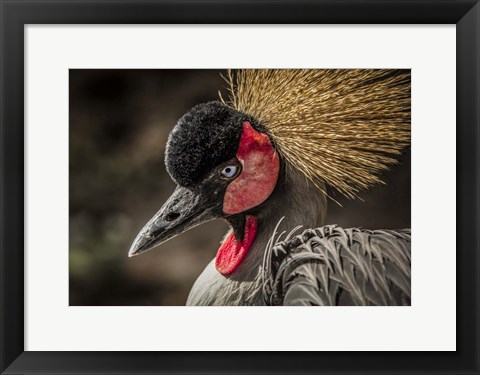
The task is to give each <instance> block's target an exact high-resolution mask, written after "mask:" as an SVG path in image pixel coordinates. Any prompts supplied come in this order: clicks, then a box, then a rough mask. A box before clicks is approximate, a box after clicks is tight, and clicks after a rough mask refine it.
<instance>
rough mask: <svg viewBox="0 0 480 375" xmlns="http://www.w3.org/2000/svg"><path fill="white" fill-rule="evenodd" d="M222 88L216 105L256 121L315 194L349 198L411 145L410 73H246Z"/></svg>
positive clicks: (235, 74)
mask: <svg viewBox="0 0 480 375" xmlns="http://www.w3.org/2000/svg"><path fill="white" fill-rule="evenodd" d="M226 81H227V83H228V89H229V93H230V97H229V99H228V100H227V101H224V100H223V99H222V98H221V100H222V101H223V102H224V103H225V104H227V105H230V106H232V107H233V108H235V109H236V110H238V111H240V112H243V113H246V114H248V115H250V116H253V117H254V118H256V119H257V120H258V121H260V122H261V123H262V124H263V125H264V126H265V127H266V128H267V129H268V131H269V134H270V136H271V137H272V139H273V140H274V142H275V144H276V145H277V147H278V148H279V150H280V152H281V153H282V155H283V157H284V158H285V159H286V160H287V161H288V163H289V164H291V166H292V167H294V168H297V169H298V170H300V171H301V172H302V173H303V174H304V175H305V176H306V177H307V178H308V179H309V180H310V181H312V182H313V183H314V184H315V185H316V186H318V187H319V188H321V186H323V184H322V183H321V182H322V181H324V182H325V183H327V184H329V185H331V186H332V187H334V188H336V189H337V190H338V191H339V192H341V193H342V194H344V195H345V196H347V197H349V198H354V197H355V196H357V194H358V192H359V191H360V190H362V189H366V188H368V187H370V186H372V185H374V184H377V183H380V182H381V180H380V178H379V177H378V176H379V173H380V172H381V171H383V170H385V169H388V166H389V165H391V164H394V163H396V158H395V156H396V155H399V154H400V150H401V149H402V148H404V147H405V146H407V145H408V144H409V143H410V119H411V110H410V101H411V99H410V98H411V95H410V86H411V84H410V70H391V69H245V70H236V71H229V72H228V76H227V77H226Z"/></svg>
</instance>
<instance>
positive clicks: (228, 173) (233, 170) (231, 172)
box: [222, 165, 237, 178]
mask: <svg viewBox="0 0 480 375" xmlns="http://www.w3.org/2000/svg"><path fill="white" fill-rule="evenodd" d="M236 174H237V167H236V166H235V165H228V166H226V167H225V168H223V169H222V176H223V177H227V178H232V177H234V176H235V175H236Z"/></svg>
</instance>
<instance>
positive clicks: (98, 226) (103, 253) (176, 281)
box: [69, 70, 410, 305]
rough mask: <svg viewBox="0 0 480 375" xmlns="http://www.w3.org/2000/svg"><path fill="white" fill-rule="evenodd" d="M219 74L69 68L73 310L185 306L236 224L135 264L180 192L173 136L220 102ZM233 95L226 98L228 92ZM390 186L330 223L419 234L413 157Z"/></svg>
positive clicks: (207, 228)
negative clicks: (146, 233)
mask: <svg viewBox="0 0 480 375" xmlns="http://www.w3.org/2000/svg"><path fill="white" fill-rule="evenodd" d="M220 73H221V71H217V70H70V257H69V260H70V305H184V304H185V301H186V299H187V295H188V292H189V291H190V288H191V287H192V285H193V282H194V281H195V279H196V278H197V276H198V275H199V274H200V272H201V271H202V270H203V268H204V267H205V266H206V265H207V263H208V262H209V261H210V260H211V259H213V258H214V256H215V253H216V251H217V249H218V245H219V241H220V240H221V239H222V237H223V235H224V233H225V232H226V230H227V225H226V224H225V223H224V222H222V221H220V220H218V221H214V222H210V223H206V224H203V225H201V226H199V227H196V228H194V229H192V230H190V231H189V232H186V233H184V234H182V235H180V236H177V237H175V238H174V239H172V240H170V241H168V242H167V243H165V244H163V245H161V246H160V247H158V248H156V249H154V250H152V251H150V252H147V253H145V254H143V255H140V256H138V257H134V258H128V256H127V252H128V249H129V246H130V244H131V242H132V241H133V239H134V238H135V236H136V234H137V233H138V232H139V230H140V229H141V228H142V227H143V225H144V224H145V223H146V222H147V221H148V220H149V219H150V218H151V217H152V216H153V215H154V214H155V212H156V211H157V210H158V209H159V208H160V206H161V205H162V204H163V202H164V201H165V200H166V199H167V198H168V196H169V195H170V194H171V192H172V191H173V189H174V183H173V182H172V181H171V179H170V177H169V176H168V174H167V172H166V170H165V166H164V161H163V156H164V152H165V142H166V139H167V136H168V133H169V132H170V130H171V129H172V128H173V126H174V125H175V123H176V121H177V119H178V118H179V117H180V116H182V115H183V114H184V113H185V112H187V111H188V110H189V109H190V108H191V107H193V106H194V105H195V104H198V103H201V102H206V101H210V100H216V99H217V98H218V94H217V92H218V90H219V89H222V88H223V87H224V82H223V80H222V79H221V77H220ZM223 96H224V97H226V92H225V91H223ZM384 181H385V182H386V183H387V185H385V186H378V187H376V188H374V189H371V190H370V191H368V192H365V193H364V194H363V195H362V198H363V201H361V200H358V199H357V200H355V201H349V200H347V199H344V198H342V197H341V196H339V195H338V194H335V192H330V193H331V194H333V196H334V197H335V198H336V199H337V200H339V201H340V202H341V204H342V205H343V207H339V206H338V205H336V204H335V203H333V202H330V205H329V213H328V217H327V218H328V223H332V224H333V223H335V224H339V225H341V226H345V227H350V226H361V227H366V228H406V227H410V151H409V150H406V151H405V153H404V155H403V156H402V157H401V160H400V164H399V165H397V166H395V167H393V168H392V170H391V171H389V172H388V173H386V174H385V176H384Z"/></svg>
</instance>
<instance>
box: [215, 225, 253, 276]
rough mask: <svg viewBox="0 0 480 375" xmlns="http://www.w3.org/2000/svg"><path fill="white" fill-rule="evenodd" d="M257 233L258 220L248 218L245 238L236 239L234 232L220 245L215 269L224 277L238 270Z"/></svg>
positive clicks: (244, 232)
mask: <svg viewBox="0 0 480 375" xmlns="http://www.w3.org/2000/svg"><path fill="white" fill-rule="evenodd" d="M256 232H257V219H256V218H255V217H254V216H247V217H246V220H245V228H244V231H243V238H242V239H238V240H237V239H236V238H235V234H234V233H233V232H232V233H231V234H230V235H229V236H228V237H227V238H226V239H225V241H224V242H223V243H222V244H221V245H220V248H219V249H218V252H217V257H216V258H215V267H216V268H217V270H218V272H220V273H221V274H222V275H230V274H231V273H232V272H233V271H235V270H236V269H237V267H238V266H239V265H240V263H241V262H242V260H243V259H244V258H245V255H247V252H248V250H249V249H250V247H251V246H252V243H253V240H254V239H255V233H256Z"/></svg>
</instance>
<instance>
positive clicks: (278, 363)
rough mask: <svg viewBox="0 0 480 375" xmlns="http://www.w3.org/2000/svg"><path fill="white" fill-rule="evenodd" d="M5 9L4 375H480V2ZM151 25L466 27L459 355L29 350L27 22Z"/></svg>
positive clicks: (374, 0) (461, 39) (211, 1)
mask: <svg viewBox="0 0 480 375" xmlns="http://www.w3.org/2000/svg"><path fill="white" fill-rule="evenodd" d="M0 11H1V84H0V86H1V101H0V105H1V127H0V140H1V150H0V151H1V153H0V157H1V160H0V162H1V164H0V174H1V178H0V207H1V212H0V215H1V216H0V224H1V225H0V241H1V243H0V246H1V249H0V250H1V254H0V255H1V258H0V261H1V271H0V276H1V327H0V340H1V341H0V343H1V350H0V355H1V357H0V371H1V374H33V373H35V374H41V373H44V374H59V373H66V374H74V373H75V374H84V373H85V374H87V373H89V374H92V373H98V374H104V373H105V374H106V373H110V374H115V373H116V374H130V373H131V374H146V373H149V374H154V373H155V374H156V373H159V374H160V373H162V374H163V373H174V374H175V373H178V374H180V373H182V374H187V373H188V374H190V373H192V374H200V373H205V374H212V373H221V374H227V373H231V374H233V373H235V374H243V373H245V374H246V373H248V374H255V373H258V374H267V373H272V374H284V373H285V374H287V373H291V374H300V373H319V374H320V373H322V374H323V373H325V374H437V373H442V374H443V373H445V374H465V375H466V374H479V368H480V366H479V352H480V348H479V337H480V335H479V310H478V305H479V285H480V280H479V275H480V267H479V235H478V229H479V220H478V215H479V151H478V147H479V117H480V114H479V103H480V98H479V91H480V86H479V82H480V75H479V72H480V64H479V60H480V5H479V2H478V0H459V1H454V0H433V1H432V0H427V1H423V0H409V1H388V0H363V1H354V0H343V1H333V0H328V1H322V0H316V1H309V0H300V1H295V0H285V1H278V0H277V1H266V0H263V1H253V0H244V1H238V0H236V1H215V0H198V1H181V0H180V1H173V0H169V1H151V0H150V1H148V0H146V1H134V0H112V1H109V0H103V1H87V0H80V1H55V0H25V1H20V0H1V1H0ZM142 23H146V24H156V23H159V24H174V23H179V24H184V23H196V24H208V23H222V24H229V23H232V24H239V23H251V24H258V23H262V24H282V23H287V24H332V23H335V24H349V23H353V24H379V23H381V24H389V23H398V24H456V42H457V45H456V63H457V73H456V77H457V87H456V90H457V99H456V106H457V117H456V119H457V124H456V126H457V139H456V142H457V143H456V150H457V155H456V156H457V161H456V166H457V228H456V229H457V231H456V234H457V239H456V243H457V262H456V267H457V269H456V272H457V285H456V286H457V350H456V351H455V352H28V351H24V320H23V316H24V251H23V247H24V208H25V206H24V183H25V180H24V151H25V150H24V126H23V118H24V94H25V92H24V25H26V24H142ZM439 205H441V202H439ZM439 211H441V207H439ZM435 214H437V213H435ZM449 230H450V228H439V232H440V233H441V234H442V235H445V232H448V231H449ZM432 264H433V265H434V260H432ZM432 287H434V286H432ZM438 308H439V309H441V308H442V302H441V301H439V302H438ZM52 329H54V328H53V327H52ZM386 329H388V327H386ZM260 339H262V337H261V333H259V336H258V337H254V338H252V340H260ZM412 339H414V338H412ZM159 340H161V338H159Z"/></svg>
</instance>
